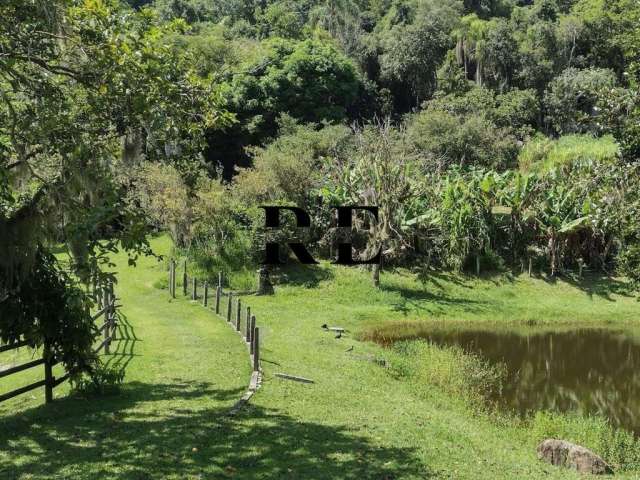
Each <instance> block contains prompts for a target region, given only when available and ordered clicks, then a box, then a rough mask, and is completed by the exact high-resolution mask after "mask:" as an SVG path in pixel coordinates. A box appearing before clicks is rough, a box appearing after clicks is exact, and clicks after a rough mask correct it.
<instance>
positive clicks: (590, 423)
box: [530, 412, 640, 470]
mask: <svg viewBox="0 0 640 480" xmlns="http://www.w3.org/2000/svg"><path fill="white" fill-rule="evenodd" d="M530 432H531V433H530V434H531V438H532V440H533V441H534V442H535V443H536V444H537V443H538V442H540V441H542V440H544V439H545V438H560V439H562V440H567V441H569V442H573V443H577V444H578V445H582V446H584V447H587V448H588V449H590V450H592V451H594V452H595V453H597V454H598V455H600V456H601V457H602V458H604V459H605V460H606V461H607V462H608V463H609V464H610V465H611V466H612V467H613V468H614V469H615V470H633V469H637V468H639V467H640V440H637V439H635V438H634V436H633V434H632V433H631V432H628V431H626V430H623V429H616V428H614V427H612V426H611V425H610V424H609V422H608V421H607V420H606V419H605V418H603V417H596V416H582V415H580V414H579V413H554V412H537V413H536V414H535V416H534V417H533V418H532V420H531V428H530Z"/></svg>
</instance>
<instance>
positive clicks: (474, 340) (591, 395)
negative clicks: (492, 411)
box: [426, 329, 640, 434]
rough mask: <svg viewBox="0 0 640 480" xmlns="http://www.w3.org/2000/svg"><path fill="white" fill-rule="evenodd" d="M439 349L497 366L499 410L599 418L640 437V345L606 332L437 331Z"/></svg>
mask: <svg viewBox="0 0 640 480" xmlns="http://www.w3.org/2000/svg"><path fill="white" fill-rule="evenodd" d="M426 337H427V338H428V339H429V340H431V341H432V342H433V343H435V344H438V345H457V346H459V347H461V348H462V349H464V350H465V351H470V352H474V353H477V354H479V355H481V356H482V357H484V358H485V359H487V360H489V361H490V362H492V363H496V362H503V363H504V364H505V365H506V368H507V379H506V382H505V385H504V387H503V390H502V392H501V395H500V398H496V400H497V401H498V403H499V404H501V405H503V406H505V407H508V408H510V409H512V410H516V411H517V412H520V413H527V412H530V411H534V410H541V409H549V410H556V411H567V410H576V411H579V412H582V413H599V414H601V415H604V416H606V417H608V418H609V419H610V421H611V422H612V424H614V425H616V426H621V427H624V428H626V429H628V430H631V431H634V432H635V433H636V434H639V433H640V343H637V340H636V341H634V339H633V336H631V335H629V334H628V333H626V334H625V333H623V332H618V331H612V330H607V329H584V330H574V331H562V332H543V333H535V334H530V335H520V334H516V333H503V332H492V331H479V330H459V331H435V332H430V333H429V334H427V335H426Z"/></svg>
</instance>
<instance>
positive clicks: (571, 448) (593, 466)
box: [537, 438, 613, 475]
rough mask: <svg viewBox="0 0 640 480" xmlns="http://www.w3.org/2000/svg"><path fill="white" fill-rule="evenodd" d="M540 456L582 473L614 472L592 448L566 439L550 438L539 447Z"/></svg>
mask: <svg viewBox="0 0 640 480" xmlns="http://www.w3.org/2000/svg"><path fill="white" fill-rule="evenodd" d="M537 451H538V458H539V459H540V460H545V461H546V462H548V463H550V464H552V465H557V466H561V467H567V468H573V469H575V470H577V471H578V472H580V473H592V474H596V475H602V474H606V473H613V470H612V469H611V467H610V466H609V465H608V464H607V462H605V461H604V460H603V459H602V458H601V457H600V456H598V455H596V454H595V453H593V452H592V451H591V450H589V449H587V448H584V447H582V446H580V445H576V444H574V443H571V442H567V441H565V440H557V439H553V438H548V439H546V440H543V441H542V442H541V443H540V445H538V448H537Z"/></svg>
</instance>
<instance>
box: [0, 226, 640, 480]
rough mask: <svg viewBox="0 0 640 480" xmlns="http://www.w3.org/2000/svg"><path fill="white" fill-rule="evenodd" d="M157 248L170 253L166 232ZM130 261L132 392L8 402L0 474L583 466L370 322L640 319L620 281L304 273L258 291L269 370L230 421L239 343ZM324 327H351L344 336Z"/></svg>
mask: <svg viewBox="0 0 640 480" xmlns="http://www.w3.org/2000/svg"><path fill="white" fill-rule="evenodd" d="M152 245H153V246H154V248H155V249H156V251H158V252H159V253H163V252H168V251H169V244H168V241H167V240H166V238H160V239H155V240H154V241H153V242H152ZM117 261H118V264H119V270H120V272H121V274H120V283H119V285H118V287H117V293H118V295H119V296H120V297H122V301H121V303H122V305H123V308H122V311H123V314H124V315H125V319H124V320H125V322H124V323H125V324H126V325H127V327H128V330H129V336H130V338H131V339H130V340H128V341H127V342H126V344H125V343H123V344H122V346H121V347H120V348H119V349H118V352H117V354H115V355H113V356H112V357H111V358H110V359H109V360H110V361H111V362H117V361H120V362H126V363H128V365H127V375H126V379H125V386H124V388H123V392H122V393H121V394H120V395H118V396H115V397H104V398H99V399H93V400H83V399H80V398H74V397H67V396H66V393H67V392H66V391H65V390H64V389H58V390H57V391H56V396H57V397H58V396H59V397H60V398H59V399H57V400H56V402H54V404H53V405H49V406H44V405H42V399H41V397H42V394H41V393H40V392H36V394H35V398H32V396H31V397H30V396H29V394H27V396H26V398H24V397H23V398H18V399H15V400H14V401H12V402H8V403H6V404H3V405H0V478H2V479H4V478H9V479H11V478H42V479H44V478H87V479H89V478H91V479H93V478H125V479H147V478H149V479H151V478H153V479H155V478H176V479H178V478H193V479H196V478H204V479H209V478H212V479H215V478H220V479H223V478H239V479H254V478H263V479H271V478H276V479H279V478H285V479H286V478H290V479H354V480H355V479H363V478H367V479H369V478H370V479H385V478H387V479H399V478H403V479H404V478H406V479H424V478H443V479H444V478H451V479H457V478H468V479H507V478H508V479H522V478H580V477H579V476H578V475H574V474H573V473H572V472H569V471H567V470H562V469H558V468H556V467H552V466H549V465H546V464H543V463H540V462H539V461H538V460H537V459H536V456H535V443H534V442H532V440H531V436H530V434H529V432H528V431H527V427H526V425H522V424H521V423H519V422H515V421H512V420H510V419H508V418H501V417H500V418H499V417H496V416H494V415H489V414H486V413H481V412H480V413H478V411H477V409H474V408H472V407H471V406H470V405H469V402H468V401H467V399H465V398H463V396H460V395H456V394H454V393H452V391H451V390H450V389H447V388H442V387H440V386H437V385H433V386H431V385H427V386H425V388H421V389H416V386H415V385H413V384H412V383H411V382H407V381H406V380H405V379H402V378H397V377H396V376H395V375H393V374H392V371H393V369H388V368H384V367H383V366H381V365H379V362H374V361H371V360H372V359H376V358H377V359H380V358H386V359H391V360H393V359H394V354H393V352H390V351H389V350H387V349H385V348H382V347H380V346H378V345H375V344H373V343H371V342H366V341H362V340H359V338H360V333H361V332H363V331H365V330H367V329H369V328H371V327H374V326H379V325H380V324H386V323H388V322H395V321H425V322H445V323H450V322H478V323H482V324H483V325H494V326H500V325H502V326H505V327H507V326H508V327H510V328H511V327H517V326H518V325H521V324H527V325H529V324H534V323H535V324H539V325H543V324H558V325H565V326H566V325H570V324H574V323H581V324H582V323H585V324H586V323H603V322H611V323H619V324H620V325H623V324H624V325H631V324H633V323H634V322H637V314H638V313H639V312H640V307H639V305H638V303H637V302H636V300H635V299H634V298H633V297H631V296H625V295H624V294H623V293H622V292H623V289H622V285H621V284H619V283H618V282H616V281H613V280H611V281H602V280H596V279H588V280H586V281H584V282H582V283H572V282H567V281H560V280H558V281H556V282H553V283H552V282H548V281H546V280H545V279H542V278H533V279H529V278H528V277H524V276H522V277H517V278H511V277H509V276H498V277H492V278H484V279H481V280H476V279H470V278H466V277H461V276H453V275H443V274H439V273H433V274H432V275H429V277H428V278H427V279H426V280H425V281H424V282H420V281H419V280H417V278H416V276H415V275H413V274H410V273H408V272H397V273H383V275H382V287H381V288H380V289H379V290H376V289H374V288H373V287H372V286H371V282H370V279H369V275H368V274H367V272H364V271H361V270H359V269H354V268H348V267H335V266H328V265H322V266H320V267H315V268H309V269H307V268H301V267H300V268H293V269H289V270H287V272H286V275H287V280H288V283H287V284H286V285H283V286H278V287H277V288H276V294H275V295H274V296H270V297H254V296H247V297H244V298H243V302H244V303H245V304H248V305H251V307H252V312H253V313H255V315H256V317H257V323H258V325H259V326H260V327H261V338H262V367H263V370H264V382H263V386H262V388H261V389H260V390H259V391H258V393H257V394H256V395H255V396H254V397H253V398H252V400H251V403H250V405H249V406H247V408H245V409H244V410H243V411H242V412H241V413H240V414H239V415H238V416H237V417H233V418H230V417H226V416H225V415H224V412H225V411H226V410H227V409H228V408H229V407H230V406H231V405H232V404H233V403H234V401H235V400H236V399H237V398H239V397H240V396H241V395H242V392H243V391H244V388H245V387H246V384H247V382H248V379H249V373H250V367H249V364H248V359H247V354H246V349H245V346H244V345H243V344H242V342H241V341H240V339H239V337H238V336H237V335H236V334H235V333H234V332H232V330H231V329H230V328H229V327H228V326H227V325H225V322H224V321H223V320H221V319H219V318H216V317H215V316H214V315H213V314H211V313H210V312H207V311H206V310H205V309H204V308H203V307H201V306H199V305H197V304H195V303H193V302H190V301H189V300H187V299H184V298H182V296H181V295H179V298H178V299H176V300H174V301H170V300H169V298H168V294H167V292H166V291H163V290H159V289H157V288H155V286H154V284H158V283H159V282H162V281H164V279H165V277H166V271H165V266H164V264H162V263H158V262H157V261H155V260H152V259H144V260H142V261H141V262H140V264H139V266H138V268H135V269H134V268H131V267H127V266H126V261H125V257H124V256H118V257H117ZM323 323H328V324H330V325H338V326H342V327H345V328H347V330H348V332H347V334H346V335H345V336H344V337H343V338H340V339H336V338H334V335H333V334H331V333H327V332H324V331H323V330H322V329H321V328H320V326H321V325H322V324H323ZM276 372H283V373H288V374H292V375H299V376H303V377H307V378H311V379H313V380H314V381H315V383H314V384H302V383H296V382H292V381H288V380H283V379H280V378H277V377H275V376H274V374H275V373H276ZM10 378H13V377H10ZM4 380H5V379H3V381H4ZM1 385H2V387H1V388H2V389H4V388H5V387H4V385H5V384H4V383H2V384H1ZM65 388H66V387H65ZM0 391H4V390H0ZM194 449H196V450H194ZM629 478H632V476H631V475H630V476H629Z"/></svg>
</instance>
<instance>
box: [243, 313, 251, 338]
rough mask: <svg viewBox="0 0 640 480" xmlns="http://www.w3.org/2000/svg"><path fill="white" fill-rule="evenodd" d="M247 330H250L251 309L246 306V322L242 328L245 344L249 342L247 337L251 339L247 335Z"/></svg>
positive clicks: (249, 335)
mask: <svg viewBox="0 0 640 480" xmlns="http://www.w3.org/2000/svg"><path fill="white" fill-rule="evenodd" d="M249 328H251V307H249V305H247V322H246V325H245V326H244V339H245V341H247V342H248V341H249V337H251V334H250V333H249Z"/></svg>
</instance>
